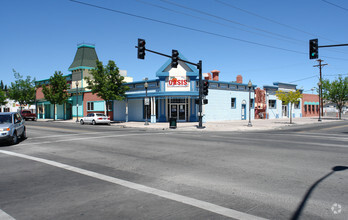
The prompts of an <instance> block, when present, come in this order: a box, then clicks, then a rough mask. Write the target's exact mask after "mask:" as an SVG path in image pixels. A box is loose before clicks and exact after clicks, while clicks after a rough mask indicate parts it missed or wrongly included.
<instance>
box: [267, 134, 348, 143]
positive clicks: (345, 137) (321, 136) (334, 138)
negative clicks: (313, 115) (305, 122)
mask: <svg viewBox="0 0 348 220" xmlns="http://www.w3.org/2000/svg"><path fill="white" fill-rule="evenodd" d="M272 135H286V136H289V134H279V133H276V134H272ZM290 136H298V137H313V138H317V139H326V140H327V139H333V140H336V141H341V140H342V141H344V140H348V138H347V136H346V135H345V136H333V135H327V136H326V135H323V134H319V133H318V134H316V135H313V134H291V135H290Z"/></svg>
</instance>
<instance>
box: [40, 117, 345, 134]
mask: <svg viewBox="0 0 348 220" xmlns="http://www.w3.org/2000/svg"><path fill="white" fill-rule="evenodd" d="M38 121H47V122H56V123H60V122H61V123H76V122H75V120H56V121H53V120H52V119H46V120H45V119H39V120H38ZM338 121H347V119H342V120H338V119H336V118H332V117H331V118H329V117H324V118H323V119H322V121H321V122H318V118H317V117H316V118H293V124H290V119H289V118H280V119H265V120H262V119H256V120H252V121H251V123H252V127H248V126H247V125H248V120H243V121H242V120H235V121H218V122H206V123H203V126H205V128H204V129H197V126H198V122H178V123H177V128H176V129H171V130H180V131H263V130H274V129H278V130H279V129H284V128H285V129H286V128H289V127H300V126H301V125H309V124H323V123H330V122H338ZM111 126H117V127H120V128H141V129H151V130H152V129H154V130H167V129H170V128H169V122H158V123H149V125H145V124H144V122H111Z"/></svg>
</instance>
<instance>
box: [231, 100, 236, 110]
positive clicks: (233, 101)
mask: <svg viewBox="0 0 348 220" xmlns="http://www.w3.org/2000/svg"><path fill="white" fill-rule="evenodd" d="M231 108H236V98H231Z"/></svg>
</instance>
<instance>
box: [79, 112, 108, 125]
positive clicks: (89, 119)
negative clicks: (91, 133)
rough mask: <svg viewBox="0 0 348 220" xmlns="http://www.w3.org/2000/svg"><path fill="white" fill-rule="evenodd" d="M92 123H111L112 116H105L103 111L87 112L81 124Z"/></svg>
mask: <svg viewBox="0 0 348 220" xmlns="http://www.w3.org/2000/svg"><path fill="white" fill-rule="evenodd" d="M85 123H86V124H92V125H96V124H108V125H110V117H108V116H105V115H104V114H102V113H89V114H87V116H86V117H83V118H82V119H81V120H80V124H81V125H83V124H85Z"/></svg>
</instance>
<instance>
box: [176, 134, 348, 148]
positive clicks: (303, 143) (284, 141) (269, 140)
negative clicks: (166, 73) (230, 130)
mask: <svg viewBox="0 0 348 220" xmlns="http://www.w3.org/2000/svg"><path fill="white" fill-rule="evenodd" d="M173 134H174V133H173ZM176 134H179V133H176ZM180 134H185V133H180ZM285 135H286V134H285ZM204 136H205V137H207V135H206V134H204ZM209 137H211V136H209ZM216 137H218V138H228V139H229V140H231V141H233V140H243V141H244V140H248V141H258V140H262V141H265V142H278V143H281V144H282V143H287V144H292V145H295V144H296V145H314V146H323V147H341V148H348V144H345V143H342V144H329V143H327V144H326V143H321V142H303V141H292V140H291V141H286V140H277V139H272V138H267V139H265V138H255V137H245V138H243V137H235V136H234V137H224V136H216Z"/></svg>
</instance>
